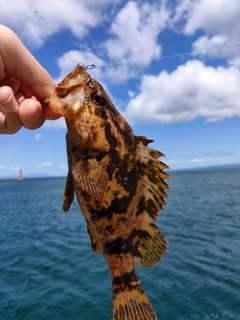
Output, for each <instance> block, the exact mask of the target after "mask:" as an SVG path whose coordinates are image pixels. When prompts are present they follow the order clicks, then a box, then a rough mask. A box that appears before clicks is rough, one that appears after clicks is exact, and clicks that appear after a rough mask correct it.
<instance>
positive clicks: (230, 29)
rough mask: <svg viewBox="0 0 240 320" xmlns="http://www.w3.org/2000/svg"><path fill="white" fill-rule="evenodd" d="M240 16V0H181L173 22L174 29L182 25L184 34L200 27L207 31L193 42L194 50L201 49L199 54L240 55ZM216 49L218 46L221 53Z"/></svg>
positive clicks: (195, 51)
mask: <svg viewBox="0 0 240 320" xmlns="http://www.w3.org/2000/svg"><path fill="white" fill-rule="evenodd" d="M239 16H240V1H239V0H229V1H228V2H227V4H226V1H225V0H211V1H209V0H198V1H195V0H182V1H180V2H179V4H178V6H177V7H176V9H175V16H174V18H173V23H172V25H173V27H174V28H175V29H178V27H179V25H180V26H181V28H180V29H181V30H182V32H183V33H184V34H185V35H193V34H194V33H195V32H196V31H198V30H202V31H205V32H206V33H207V35H206V36H203V37H200V38H199V39H198V40H197V41H196V42H195V43H194V45H193V52H194V53H195V54H196V53H197V52H198V51H199V53H200V55H203V54H205V55H210V56H215V57H216V56H220V57H221V56H223V57H224V56H225V57H227V56H230V57H231V56H234V55H239V49H238V50H236V48H237V47H239V45H238V44H239V38H240V19H239ZM176 26H177V27H176ZM178 31H179V29H178ZM213 50H219V51H218V54H217V52H215V54H213V52H212V51H213ZM208 51H210V52H209V53H208Z"/></svg>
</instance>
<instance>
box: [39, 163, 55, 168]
mask: <svg viewBox="0 0 240 320" xmlns="http://www.w3.org/2000/svg"><path fill="white" fill-rule="evenodd" d="M52 166H53V162H43V163H40V164H37V165H36V168H38V169H40V168H50V167H52Z"/></svg>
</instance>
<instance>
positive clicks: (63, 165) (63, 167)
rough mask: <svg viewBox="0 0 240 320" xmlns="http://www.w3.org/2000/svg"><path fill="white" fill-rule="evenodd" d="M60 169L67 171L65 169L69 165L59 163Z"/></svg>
mask: <svg viewBox="0 0 240 320" xmlns="http://www.w3.org/2000/svg"><path fill="white" fill-rule="evenodd" d="M58 167H59V168H61V169H64V170H65V169H67V164H66V163H59V165H58Z"/></svg>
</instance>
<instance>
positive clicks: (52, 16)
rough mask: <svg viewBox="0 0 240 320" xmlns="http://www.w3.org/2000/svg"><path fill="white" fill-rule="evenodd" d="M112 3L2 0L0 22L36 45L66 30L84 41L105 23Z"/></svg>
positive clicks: (107, 1) (104, 1)
mask: <svg viewBox="0 0 240 320" xmlns="http://www.w3.org/2000/svg"><path fill="white" fill-rule="evenodd" d="M109 4H111V1H110V0H99V1H96V0H94V1H88V0H81V1H75V0H68V1H58V2H57V3H56V1H55V0H48V1H41V0H35V1H32V0H24V1H18V0H12V1H11V4H9V2H8V1H5V0H0V6H1V23H2V24H5V25H7V26H9V27H10V28H12V29H13V30H14V31H15V32H17V34H18V35H19V36H20V37H21V38H22V39H25V40H26V41H27V42H28V43H29V44H33V45H35V46H41V45H42V44H43V43H44V41H45V40H46V39H47V38H49V37H50V36H51V35H52V34H54V33H56V32H59V31H61V30H67V29H68V30H71V32H72V33H73V34H74V36H76V37H77V38H78V39H81V38H82V37H83V36H85V35H86V34H87V33H88V32H89V30H90V29H91V28H94V27H96V26H97V25H98V24H99V23H100V22H101V21H102V19H103V11H104V9H105V8H106V7H107V6H108V5H109ZM111 5H112V4H111ZM9 17H11V18H9Z"/></svg>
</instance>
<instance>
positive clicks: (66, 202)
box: [62, 172, 74, 212]
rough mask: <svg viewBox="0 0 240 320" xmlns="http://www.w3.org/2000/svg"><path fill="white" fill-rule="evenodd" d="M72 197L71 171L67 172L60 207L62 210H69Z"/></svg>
mask: <svg viewBox="0 0 240 320" xmlns="http://www.w3.org/2000/svg"><path fill="white" fill-rule="evenodd" d="M73 199H74V186H73V177H72V174H71V172H68V176H67V180H66V186H65V191H64V196H63V206H62V209H63V211H64V212H67V211H68V210H69V208H70V207H71V204H72V202H73Z"/></svg>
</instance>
